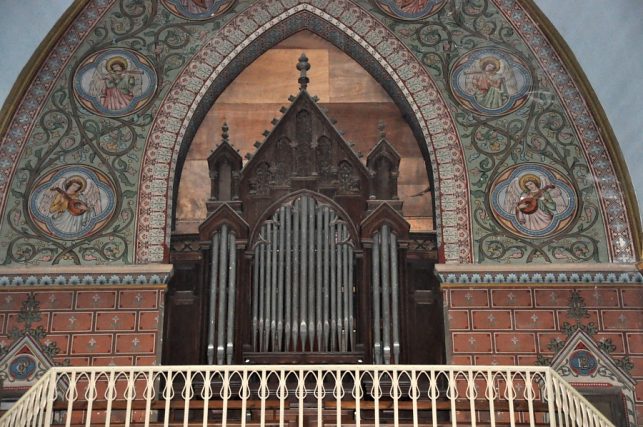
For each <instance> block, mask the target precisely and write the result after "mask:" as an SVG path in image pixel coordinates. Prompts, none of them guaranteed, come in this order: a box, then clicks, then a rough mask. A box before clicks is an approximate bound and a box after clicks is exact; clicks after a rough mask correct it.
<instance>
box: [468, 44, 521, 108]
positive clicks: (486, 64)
mask: <svg viewBox="0 0 643 427" xmlns="http://www.w3.org/2000/svg"><path fill="white" fill-rule="evenodd" d="M477 64H478V66H477V68H478V69H477V70H473V71H465V75H466V80H465V88H466V90H467V92H469V93H471V94H472V95H474V96H475V98H476V101H478V103H479V104H480V105H481V106H482V107H485V108H488V109H492V110H493V109H498V108H502V107H503V106H504V105H505V104H506V103H507V101H508V100H509V98H510V97H511V96H512V95H514V94H515V93H517V92H518V83H517V81H516V76H515V74H514V72H513V70H512V69H511V67H510V66H508V64H507V63H506V62H502V61H500V59H498V58H497V57H495V56H493V55H489V56H485V57H483V58H480V59H479V60H478V61H477Z"/></svg>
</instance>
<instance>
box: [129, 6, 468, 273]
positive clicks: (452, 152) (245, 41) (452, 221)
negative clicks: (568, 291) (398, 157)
mask: <svg viewBox="0 0 643 427" xmlns="http://www.w3.org/2000/svg"><path fill="white" fill-rule="evenodd" d="M306 18H313V20H323V21H324V22H326V23H328V24H330V25H331V26H332V27H334V28H335V29H336V30H338V31H340V32H342V33H344V34H345V35H346V36H347V37H349V38H350V39H351V40H353V41H354V42H355V43H357V44H358V45H359V46H361V47H362V48H363V49H365V50H366V52H368V54H370V56H371V57H372V59H374V60H375V61H376V62H377V63H378V64H379V66H380V67H381V68H382V69H384V70H385V72H386V74H387V77H388V78H390V79H391V80H392V81H393V82H394V84H395V86H396V87H397V89H398V90H399V91H400V92H401V93H402V94H403V95H404V97H405V98H406V101H407V102H408V104H409V106H410V108H411V110H412V114H413V116H414V119H415V120H416V121H417V124H418V125H419V128H420V130H421V133H422V136H423V137H424V140H425V141H426V142H427V148H428V152H429V155H430V158H431V160H432V162H431V167H432V170H433V176H434V185H435V189H436V195H437V198H436V199H437V203H436V218H437V229H438V233H439V236H440V246H441V252H442V253H443V254H444V260H445V261H446V262H451V263H471V262H473V252H472V230H471V219H470V213H469V209H470V208H469V206H470V202H469V192H468V188H469V185H468V182H467V173H466V165H465V160H464V154H463V151H462V147H461V142H460V139H459V137H458V134H457V132H456V130H455V126H454V123H453V121H452V118H451V116H450V113H449V108H448V106H447V104H446V102H445V101H444V99H443V98H442V97H441V96H440V94H439V92H438V89H437V87H436V86H435V83H434V82H433V81H432V79H431V77H430V76H429V75H428V73H427V72H426V70H425V68H424V67H423V66H422V65H421V64H420V63H419V62H418V60H417V59H416V58H415V56H414V55H413V54H412V53H411V52H410V51H409V50H408V49H407V48H406V47H405V46H404V45H403V44H402V43H401V42H400V41H399V40H398V39H397V38H396V37H395V36H394V35H393V33H392V32H391V31H390V30H389V29H388V28H387V27H386V26H384V25H383V24H381V23H380V22H378V21H377V20H376V19H375V18H373V17H372V16H371V15H370V14H368V13H367V12H365V11H364V10H363V9H362V8H361V7H360V6H358V5H356V4H355V3H352V2H350V1H346V0H333V1H328V0H307V1H301V2H299V1H295V0H282V1H277V0H265V1H259V2H257V3H254V4H253V5H252V6H250V7H249V8H247V9H246V10H244V11H243V12H241V13H240V14H238V15H237V16H236V17H234V18H233V19H232V20H231V21H230V22H228V23H227V24H226V25H225V26H223V27H222V28H221V30H219V32H218V33H217V34H216V35H215V36H214V37H213V38H212V39H210V40H209V42H208V43H207V44H206V45H204V46H203V48H202V49H201V50H200V51H199V52H198V53H197V54H196V55H195V56H194V57H193V59H192V61H191V62H190V63H189V64H187V65H186V67H185V68H184V70H183V72H182V73H181V74H180V75H179V76H178V77H177V79H176V80H175V82H174V85H173V86H172V89H171V90H170V91H169V94H168V96H167V97H166V98H165V99H164V100H163V101H162V103H161V105H160V107H159V110H158V111H159V112H158V114H157V117H156V119H155V122H154V124H153V126H152V130H151V132H150V134H149V136H148V138H147V141H146V144H147V145H146V150H145V157H144V159H143V165H142V169H141V181H140V182H141V187H140V191H139V208H138V222H137V233H136V235H137V236H138V239H137V246H136V256H135V260H136V263H151V262H163V261H164V260H166V259H167V255H168V253H167V248H168V247H169V238H170V226H171V218H170V212H172V194H173V185H174V179H173V176H174V173H175V172H174V171H175V169H176V166H177V161H178V159H179V153H180V151H181V147H182V144H183V140H184V137H185V135H186V132H187V131H188V129H189V128H190V126H193V123H192V119H193V117H194V116H195V113H196V111H197V110H198V109H199V108H201V106H200V103H201V102H202V101H203V99H204V97H205V96H206V93H207V91H208V88H210V87H211V86H212V85H214V84H216V83H217V81H218V80H220V79H223V78H225V77H222V74H223V73H224V71H225V70H226V67H228V66H229V65H230V64H231V63H232V62H233V61H234V60H235V58H237V57H238V56H239V55H240V53H241V52H242V51H243V50H244V49H246V48H249V47H250V46H251V45H253V44H254V43H256V42H260V41H261V40H262V38H263V37H265V36H266V35H267V34H268V33H269V31H270V30H271V29H272V28H274V27H275V26H276V25H278V24H281V23H287V22H289V21H297V20H299V21H300V22H306ZM304 28H306V24H304ZM310 29H311V30H312V28H310ZM313 31H314V30H313ZM257 44H259V43H257ZM264 50H267V47H264ZM245 65H247V64H245ZM441 219H443V220H441ZM444 219H448V221H445V220H444Z"/></svg>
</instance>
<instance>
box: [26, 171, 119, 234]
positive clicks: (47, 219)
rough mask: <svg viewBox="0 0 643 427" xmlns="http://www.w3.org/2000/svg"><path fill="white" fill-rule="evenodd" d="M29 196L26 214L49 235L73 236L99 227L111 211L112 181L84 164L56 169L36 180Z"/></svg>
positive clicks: (89, 232)
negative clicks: (27, 212)
mask: <svg viewBox="0 0 643 427" xmlns="http://www.w3.org/2000/svg"><path fill="white" fill-rule="evenodd" d="M34 188H35V190H34V191H33V192H32V193H31V195H30V196H29V214H30V216H31V218H32V219H33V221H34V222H35V224H36V225H37V226H38V228H39V229H40V230H42V231H43V232H44V233H46V234H47V235H49V236H52V237H56V238H59V239H64V240H75V239H80V238H83V237H87V236H90V235H92V234H94V233H96V232H97V231H98V230H100V229H101V228H102V227H103V226H104V225H105V223H107V221H109V219H110V218H111V217H112V215H113V214H114V210H115V207H116V199H115V192H114V185H113V184H112V183H111V181H110V180H109V178H108V177H107V176H106V175H105V174H103V173H102V172H100V171H98V170H96V169H94V168H90V167H87V166H66V167H63V168H58V169H55V170H53V171H51V172H49V173H47V174H45V175H44V176H42V177H41V178H40V179H38V181H37V182H36V184H35V186H34Z"/></svg>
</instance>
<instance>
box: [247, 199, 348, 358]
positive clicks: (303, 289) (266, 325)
mask: <svg viewBox="0 0 643 427" xmlns="http://www.w3.org/2000/svg"><path fill="white" fill-rule="evenodd" d="M353 248H354V242H353V240H352V238H351V236H350V234H349V232H348V227H347V224H346V221H345V220H343V219H342V218H341V217H340V216H338V214H337V212H336V211H335V210H334V209H333V208H332V207H331V206H329V205H326V204H322V203H320V202H318V201H317V200H315V199H314V198H313V197H311V196H309V195H302V196H300V197H298V198H296V199H295V200H293V201H292V202H290V203H287V204H285V205H283V206H281V207H279V209H277V210H276V212H275V213H274V215H272V217H270V218H269V219H267V220H266V221H264V222H263V223H262V224H261V228H260V229H259V235H258V239H257V243H256V245H255V246H254V249H253V254H254V259H253V273H252V275H253V280H252V296H251V306H252V348H253V351H255V352H296V351H304V352H315V351H321V352H333V351H340V352H350V351H352V350H353V349H354V348H355V332H356V331H355V328H356V326H357V325H356V324H355V312H354V307H355V303H354V283H353V280H354V267H353V266H354V250H353Z"/></svg>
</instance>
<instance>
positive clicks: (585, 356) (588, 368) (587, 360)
mask: <svg viewBox="0 0 643 427" xmlns="http://www.w3.org/2000/svg"><path fill="white" fill-rule="evenodd" d="M569 367H570V368H571V370H572V372H573V373H574V374H576V375H580V376H583V377H587V376H590V375H593V374H594V372H596V369H598V360H596V357H595V356H594V355H593V354H592V353H590V352H589V351H587V350H585V349H581V350H576V351H574V352H573V353H572V354H571V355H570V356H569Z"/></svg>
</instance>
